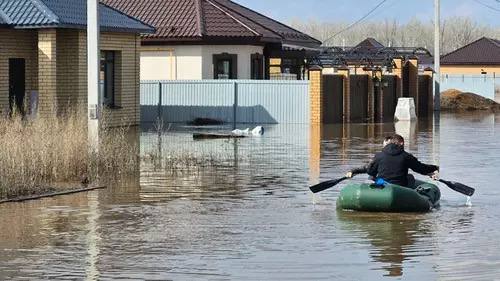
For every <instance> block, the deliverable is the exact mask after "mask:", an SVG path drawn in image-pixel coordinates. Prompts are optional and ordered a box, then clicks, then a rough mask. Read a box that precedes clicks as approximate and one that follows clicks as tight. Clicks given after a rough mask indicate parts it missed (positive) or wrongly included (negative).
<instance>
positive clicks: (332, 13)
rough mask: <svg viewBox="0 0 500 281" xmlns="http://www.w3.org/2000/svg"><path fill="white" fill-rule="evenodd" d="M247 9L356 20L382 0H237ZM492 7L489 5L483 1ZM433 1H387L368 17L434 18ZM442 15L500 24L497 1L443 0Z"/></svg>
mask: <svg viewBox="0 0 500 281" xmlns="http://www.w3.org/2000/svg"><path fill="white" fill-rule="evenodd" d="M234 1H236V2H238V3H240V4H242V5H244V6H246V7H248V8H251V9H253V10H256V11H258V12H261V13H263V14H265V15H268V16H271V17H273V18H275V19H277V20H280V21H283V22H285V23H289V22H290V21H291V20H292V19H297V18H302V19H306V20H307V19H316V20H318V21H337V20H344V21H348V22H352V21H355V20H357V19H359V18H360V17H362V16H363V15H365V14H366V13H367V12H368V11H370V10H371V9H372V8H374V7H375V6H376V5H377V4H378V3H380V1H381V0H234ZM478 2H480V3H483V4H485V5H489V6H491V7H492V8H493V9H497V10H498V11H495V10H493V9H490V8H487V7H485V6H483V5H481V4H480V3H478ZM433 3H434V0H387V2H385V3H384V4H383V5H382V6H380V8H379V9H378V10H376V11H375V12H374V13H373V14H372V15H371V16H370V17H369V18H368V20H377V19H379V18H380V19H385V18H390V19H394V18H395V19H397V20H398V21H400V22H406V21H408V20H409V19H411V18H412V17H418V18H420V19H422V20H428V19H431V18H433V17H434V11H433V9H434V8H433ZM441 3H442V4H441V5H442V9H441V13H442V17H443V18H446V17H449V16H454V15H459V16H470V17H472V18H474V19H476V20H478V21H479V22H481V23H484V24H489V25H492V26H499V25H500V1H498V0H441Z"/></svg>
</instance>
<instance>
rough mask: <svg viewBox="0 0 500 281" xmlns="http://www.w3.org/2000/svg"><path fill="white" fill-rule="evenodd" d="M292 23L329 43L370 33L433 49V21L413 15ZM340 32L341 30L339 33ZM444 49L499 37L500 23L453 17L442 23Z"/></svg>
mask: <svg viewBox="0 0 500 281" xmlns="http://www.w3.org/2000/svg"><path fill="white" fill-rule="evenodd" d="M498 1H500V0H498ZM291 25H292V26H293V27H295V28H296V29H299V30H302V31H304V32H305V33H307V34H310V35H311V36H313V37H315V38H317V39H318V40H321V41H322V42H323V44H324V45H326V46H333V45H335V46H342V44H343V42H345V44H346V46H354V45H356V44H358V43H359V42H361V41H362V40H363V39H365V38H367V37H373V38H375V39H377V40H379V41H380V42H381V43H382V44H385V45H386V46H401V47H403V46H404V47H424V48H427V49H429V50H430V51H431V52H433V45H434V43H433V42H434V41H433V40H434V35H433V32H434V28H433V25H434V23H433V22H432V21H428V22H423V21H421V20H420V19H417V18H413V19H411V20H410V21H408V22H407V23H404V24H402V23H399V22H397V21H396V20H394V19H392V20H391V19H385V20H381V21H370V22H364V23H361V24H359V25H356V26H354V27H352V28H350V29H348V30H345V31H344V32H341V31H342V30H344V29H345V28H346V27H347V26H348V25H349V23H347V22H318V21H315V20H309V21H304V20H301V19H295V20H293V21H292V22H291ZM339 32H341V33H339ZM441 36H442V40H441V48H442V53H448V52H451V51H453V50H455V49H457V48H460V47H461V46H464V45H466V44H469V43H471V42H473V41H474V40H477V39H479V38H481V37H483V36H486V37H492V38H497V39H498V38H500V27H492V26H489V25H485V24H480V23H478V22H477V21H475V20H473V19H471V18H469V17H450V18H447V19H446V20H444V21H443V23H442V24H441Z"/></svg>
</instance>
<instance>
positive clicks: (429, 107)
mask: <svg viewBox="0 0 500 281" xmlns="http://www.w3.org/2000/svg"><path fill="white" fill-rule="evenodd" d="M424 75H425V76H427V77H428V79H429V83H428V84H427V101H428V104H427V112H429V116H431V115H432V112H433V111H434V93H433V92H434V88H433V83H434V80H433V79H434V70H433V69H432V68H430V67H428V68H426V69H425V70H424Z"/></svg>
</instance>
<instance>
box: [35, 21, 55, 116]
mask: <svg viewBox="0 0 500 281" xmlns="http://www.w3.org/2000/svg"><path fill="white" fill-rule="evenodd" d="M38 91H39V98H38V113H39V116H40V117H44V116H45V117H46V116H49V115H51V114H56V109H57V33H56V30H55V29H39V30H38Z"/></svg>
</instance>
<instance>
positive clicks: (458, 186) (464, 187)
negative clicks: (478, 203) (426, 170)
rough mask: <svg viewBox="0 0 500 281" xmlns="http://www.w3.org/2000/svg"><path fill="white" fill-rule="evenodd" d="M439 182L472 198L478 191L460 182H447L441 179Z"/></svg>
mask: <svg viewBox="0 0 500 281" xmlns="http://www.w3.org/2000/svg"><path fill="white" fill-rule="evenodd" d="M439 181H440V182H442V183H444V184H446V185H447V186H448V187H449V188H451V189H453V190H455V191H456V192H459V193H462V194H464V195H467V196H472V195H473V194H474V191H476V190H475V189H474V188H472V187H470V186H467V185H465V184H462V183H459V182H455V181H446V180H442V179H439Z"/></svg>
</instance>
